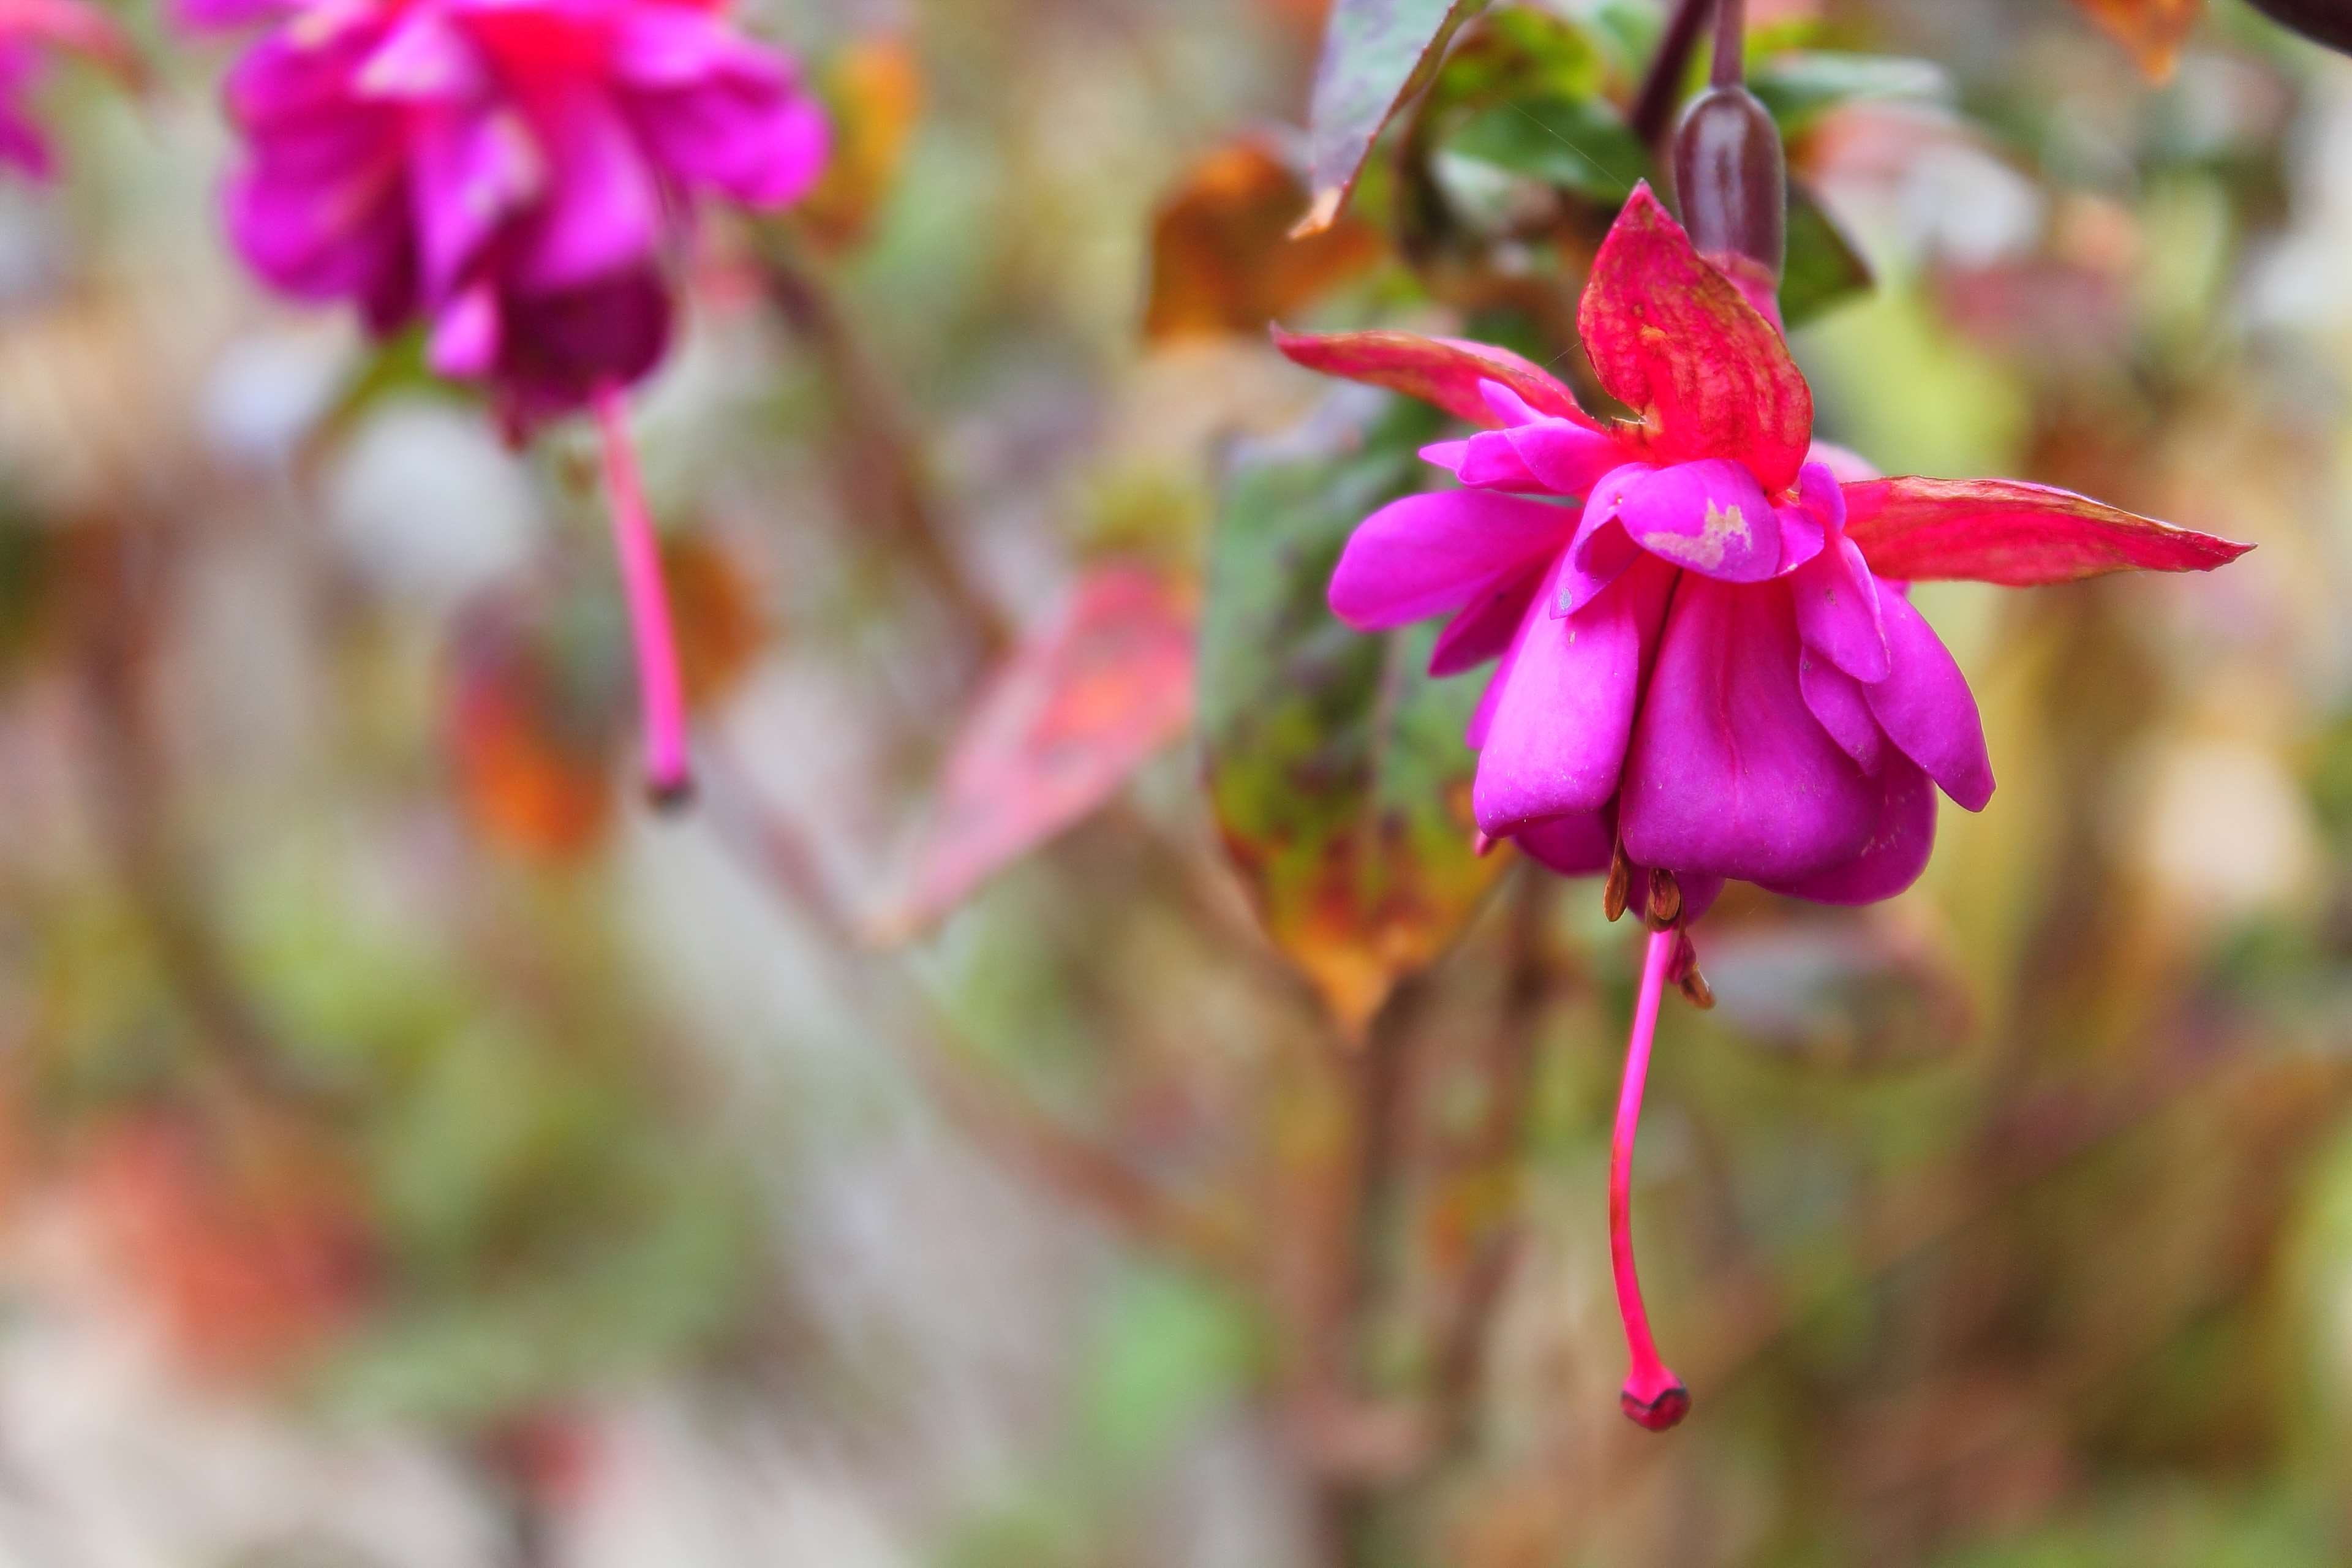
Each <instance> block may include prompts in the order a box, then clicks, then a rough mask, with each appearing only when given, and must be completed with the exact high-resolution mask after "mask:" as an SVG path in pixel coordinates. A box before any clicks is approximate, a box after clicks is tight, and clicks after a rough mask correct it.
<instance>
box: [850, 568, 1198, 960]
mask: <svg viewBox="0 0 2352 1568" xmlns="http://www.w3.org/2000/svg"><path fill="white" fill-rule="evenodd" d="M1192 619H1193V617H1192V608H1191V606H1190V605H1187V604H1185V603H1184V602H1183V600H1182V599H1181V597H1180V596H1179V595H1178V594H1177V593H1176V592H1175V591H1174V590H1173V589H1171V586H1170V585H1169V584H1167V583H1166V582H1165V581H1164V580H1163V579H1161V578H1160V576H1158V575H1157V574H1153V573H1151V572H1150V571H1147V570H1145V569H1144V568H1142V567H1139V566H1135V565H1128V564H1113V565H1108V566H1103V567H1098V568H1097V569H1096V570H1095V571H1094V572H1093V573H1092V574H1089V575H1088V576H1087V578H1086V579H1085V580H1084V581H1083V582H1081V583H1080V584H1078V588H1077V591H1076V594H1075V595H1072V596H1071V598H1070V601H1069V603H1068V604H1067V605H1066V606H1065V607H1064V608H1063V610H1062V612H1061V613H1060V614H1059V615H1057V616H1055V617H1054V618H1053V619H1052V620H1051V621H1049V622H1047V623H1046V624H1045V626H1042V627H1040V628H1039V629H1038V630H1037V631H1036V632H1035V633H1034V634H1033V635H1032V636H1030V637H1027V638H1025V639H1024V641H1023V643H1022V645H1021V646H1020V647H1018V648H1016V649H1015V650H1014V651H1013V657H1012V658H1011V659H1010V660H1008V661H1007V662H1006V663H1005V665H1004V667H1003V668H1001V669H999V670H998V671H997V672H996V673H995V675H994V676H992V678H991V679H990V680H989V682H988V684H987V686H986V687H985V688H984V689H982V691H981V693H980V696H979V699H978V700H977V702H976V703H975V704H974V706H973V709H972V710H971V714H970V715H969V716H968V717H967V718H966V719H965V721H964V722H963V726H962V729H961V732H960V733H959V734H958V735H957V737H956V741H955V744H954V747H953V750H952V751H951V752H950V754H949V757H948V764H947V776H946V781H945V783H944V784H943V785H942V787H941V789H940V802H939V806H938V811H937V816H936V818H935V820H934V821H933V823H932V825H931V826H930V829H929V832H928V833H927V834H926V835H925V837H924V839H923V841H922V845H921V847H920V849H919V854H918V856H917V861H916V870H915V875H914V883H913V888H912V890H911V891H910V892H909V894H908V897H907V900H906V901H905V902H904V904H903V905H902V906H901V908H900V909H899V910H898V911H896V913H895V914H894V916H893V917H892V918H890V919H888V920H887V921H883V922H881V924H882V928H883V931H884V934H887V935H903V934H905V933H907V932H908V931H913V930H915V929H917V928H919V927H920V926H922V925H924V924H927V923H929V921H933V920H936V919H937V918H939V917H940V915H942V914H945V913H946V912H947V911H948V910H951V909H953V908H954V907H955V906H956V905H957V904H958V903H960V902H961V901H962V900H963V899H964V898H965V897H966V896H967V895H968V894H970V893H971V891H972V890H973V889H975V888H977V887H979V886H980V885H981V883H982V882H983V881H985V880H987V879H989V878H990V877H992V876H993V875H995V874H996V873H997V872H998V871H1001V870H1003V868H1005V867H1007V866H1010V865H1011V864H1013V862H1014V861H1015V860H1018V859H1019V858H1021V857H1022V856H1024V855H1026V854H1027V853H1029V852H1030V851H1031V850H1033V849H1034V848H1036V847H1038V846H1039V845H1041V844H1044V843H1045V841H1046V840H1047V839H1049V838H1051V837H1054V836H1055V834H1057V833H1059V832H1061V831H1062V830H1063V829H1064V828H1066V827H1068V826H1071V825H1072V824H1074V823H1076V822H1077V821H1078V820H1079V819H1080V818H1082V817H1084V816H1086V815H1087V813H1089V812H1091V811H1093V810H1095V809H1096V808H1097V806H1100V805H1103V804H1104V803H1105V802H1106V801H1108V800H1109V799H1110V798H1111V796H1112V795H1116V794H1117V793H1118V790H1119V788H1120V786H1121V785H1123V784H1126V783H1127V781H1128V779H1129V776H1131V775H1132V774H1133V773H1134V772H1135V770H1136V769H1137V768H1138V767H1139V766H1140V765H1141V764H1142V763H1143V762H1144V761H1145V760H1146V759H1147V758H1149V757H1150V755H1151V754H1152V753H1153V752H1157V751H1159V750H1160V748H1161V747H1162V746H1165V745H1167V744H1168V743H1169V742H1171V741H1173V740H1175V739H1176V738H1177V737H1178V736H1179V735H1181V734H1182V733H1183V732H1184V731H1185V729H1186V728H1187V727H1188V726H1189V725H1190V724H1191V723H1192V669H1193V629H1192Z"/></svg>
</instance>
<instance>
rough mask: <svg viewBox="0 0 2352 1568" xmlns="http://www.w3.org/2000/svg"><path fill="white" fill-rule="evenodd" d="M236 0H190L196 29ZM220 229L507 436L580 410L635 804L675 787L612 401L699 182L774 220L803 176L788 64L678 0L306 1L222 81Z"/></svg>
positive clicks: (645, 355)
mask: <svg viewBox="0 0 2352 1568" xmlns="http://www.w3.org/2000/svg"><path fill="white" fill-rule="evenodd" d="M270 9H271V7H269V6H268V5H257V4H254V3H253V0H189V10H188V12H187V13H186V15H187V17H188V19H189V20H191V21H193V22H194V23H196V24H198V25H214V24H220V23H228V22H235V21H240V20H247V19H250V18H253V17H255V16H264V15H267V14H268V11H269V10H270ZM226 97H227V105H228V113H229V118H230V120H231V121H233V122H234V123H235V125H236V128H237V130H238V131H239V132H241V133H242V134H243V135H244V137H245V139H246V142H247V161H246V163H245V166H244V167H243V168H242V169H241V170H239V171H238V173H237V174H236V175H235V177H234V178H233V179H232V181H231V183H230V185H229V190H228V196H227V207H228V223H229V228H230V232H231V234H232V236H233V237H234V238H235V240H236V247H237V248H238V249H239V251H241V252H242V253H243V254H244V256H245V258H246V259H247V261H248V262H249V263H250V264H251V265H252V267H253V268H254V269H255V270H256V271H257V272H258V273H260V274H261V276H262V277H263V278H264V279H267V280H268V281H269V282H270V283H271V284H273V285H275V286H276V287H277V288H278V289H282V290H284V291H285V292H286V293H288V294H290V295H292V296H294V297H295V298H297V299H302V300H321V301H323V300H350V301H351V302H352V304H354V305H355V306H357V307H358V309H359V310H360V312H361V314H362V318H363V319H364V320H365V321H366V322H367V324H368V326H369V328H370V329H371V330H372V331H376V332H378V333H388V332H391V331H396V330H399V329H401V328H403V327H404V326H406V325H408V324H409V323H410V322H412V321H423V322H424V323H425V358H426V361H427V363H429V364H430V365H431V366H432V368H434V369H435V370H436V371H438V372H440V373H441V374H445V375H450V376H456V377H461V378H467V379H478V380H482V381H486V382H488V384H490V385H491V387H492V388H493V389H494V392H495V395H496V396H497V399H498V402H499V406H500V409H501V411H502V414H503V416H504V417H505V419H506V420H507V422H508V424H509V427H510V428H512V429H514V430H516V431H518V432H520V431H523V430H527V429H528V428H530V426H532V425H534V424H536V423H538V422H539V421H541V420H542V419H545V418H548V417H551V416H556V415H560V414H563V413H567V412H570V411H572V410H575V409H579V408H583V407H589V406H593V408H594V409H595V411H596V413H597V415H598V417H599V421H600V424H601V426H602V427H603V431H604V437H605V440H606V443H607V447H608V465H607V466H608V471H609V473H610V474H611V475H612V478H613V480H614V492H613V493H614V504H615V513H616V516H615V522H616V526H617V528H618V530H619V540H620V546H621V557H622V565H623V574H624V578H625V585H626V587H627V589H628V595H629V600H630V605H631V609H632V612H633V622H634V625H635V630H636V635H637V640H638V645H639V667H640V675H641V678H642V682H643V685H644V687H645V698H646V706H647V718H648V731H649V743H650V746H651V749H652V760H651V772H652V781H653V784H654V788H655V791H656V795H657V796H663V797H668V796H675V795H681V794H683V793H684V792H685V791H686V790H687V789H688V772H687V763H686V749H685V743H684V738H683V720H682V717H681V715H682V712H683V703H682V701H681V700H679V697H678V692H677V679H676V664H677V659H676V656H675V654H674V653H673V652H671V651H670V650H669V649H668V647H667V644H668V628H667V621H668V613H667V607H666V605H665V604H664V600H663V594H662V587H661V582H660V577H659V574H658V571H657V570H656V567H655V565H654V564H653V563H654V559H655V553H656V552H655V551H654V547H653V541H652V538H651V529H650V523H649V521H648V520H647V519H646V516H645V513H644V505H643V502H642V500H641V499H639V498H638V496H637V494H636V487H635V461H634V458H633V457H632V456H631V455H630V454H628V453H627V452H626V451H625V450H624V448H625V446H626V443H627V426H626V419H625V408H624V406H623V403H622V397H621V392H622V389H623V388H625V387H626V386H627V385H629V384H632V383H634V382H635V381H637V380H639V379H640V378H642V377H643V376H645V375H646V374H648V373H649V372H651V371H652V370H653V368H654V367H655V366H656V364H657V363H660V361H661V358H662V355H663V353H665V352H666V350H667V346H668V342H669V338H670V329H671V317H672V314H673V306H674V300H673V293H672V285H671V281H670V278H669V276H668V270H667V265H666V264H667V261H668V260H669V258H670V257H671V254H672V253H673V252H675V251H676V250H677V248H678V247H680V245H681V244H682V242H683V240H684V238H685V236H686V229H687V226H688V222H689V220H690V217H691V215H692V211H693V204H694V201H695V199H696V198H697V197H698V196H700V195H704V194H706V193H716V194H718V195H724V196H729V197H731V198H733V199H735V200H737V201H740V202H742V203H744V204H746V205H751V206H755V207H775V206H780V205H783V204H785V203H787V202H790V201H792V200H793V199H794V198H795V197H797V196H799V195H801V194H802V193H803V192H805V191H806V190H807V189H808V188H809V187H810V186H811V185H812V184H814V182H815V180H816V178H817V175H818V174H820V173H821V171H822V170H823V167H824V158H825V149H826V134H827V133H826V128H825V122H824V117H823V115H822V113H821V112H820V111H819V110H818V109H817V107H816V106H815V104H814V102H813V101H812V100H810V99H809V98H808V97H807V95H806V94H804V93H803V91H802V89H801V86H800V82H799V79H798V76H797V73H796V72H795V70H794V68H793V65H792V63H791V62H790V61H789V60H788V59H787V58H785V57H784V56H782V54H780V53H778V52H776V51H775V50H773V49H771V48H769V47H765V46H763V45H761V44H758V43H755V42H753V41H752V40H751V39H750V38H748V37H744V36H743V35H742V34H740V32H738V31H737V30H736V29H735V28H734V27H733V26H731V25H730V23H729V22H728V21H727V20H726V19H725V18H724V17H723V16H720V15H719V13H718V12H717V11H716V10H715V9H714V8H712V7H710V6H708V5H698V4H691V3H686V0H317V3H315V4H311V5H304V6H301V7H299V8H296V9H293V10H291V11H289V12H285V13H284V14H283V15H282V16H281V17H280V19H278V21H276V22H275V23H274V24H273V25H272V26H271V27H270V30H269V31H268V33H267V34H265V35H264V37H262V38H261V39H260V41H259V42H257V43H256V44H255V45H254V46H253V47H252V48H251V49H250V50H249V51H248V52H247V55H246V56H245V58H243V59H242V60H241V61H239V62H238V64H237V66H236V68H235V69H234V71H233V72H232V73H231V75H230V77H229V79H228V84H227V89H226Z"/></svg>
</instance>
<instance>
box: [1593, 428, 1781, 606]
mask: <svg viewBox="0 0 2352 1568" xmlns="http://www.w3.org/2000/svg"><path fill="white" fill-rule="evenodd" d="M1616 512H1617V521H1619V522H1620V523H1621V524H1622V525H1623V527H1624V530H1625V531H1626V532H1627V533H1628V534H1629V535H1631V536H1632V538H1633V542H1635V543H1637V544H1639V545H1640V546H1641V547H1642V548H1643V549H1644V550H1647V551H1648V552H1650V553H1651V554H1653V555H1655V556H1658V557H1660V558H1662V559H1664V560H1666V561H1670V562H1672V563H1674V564H1675V565H1677V566H1681V567H1685V568H1686V569H1688V570H1690V571H1693V572H1701V573H1705V574H1706V575H1707V576H1709V577H1714V578H1718V579H1720V580H1721V581H1723V582H1726V583H1761V582H1763V581H1765V580H1766V579H1767V578H1769V577H1770V576H1771V575H1772V574H1775V573H1777V572H1778V571H1780V520H1779V519H1778V518H1776V517H1775V516H1773V514H1772V503H1771V502H1770V501H1769V500H1767V499H1765V495H1764V490H1763V487H1761V486H1760V485H1759V484H1758V483H1757V482H1756V476H1755V475H1753V474H1751V473H1749V472H1748V470H1747V469H1746V468H1742V467H1740V466H1739V465H1738V463H1731V462H1726V461H1724V460H1723V459H1721V458H1703V459H1701V460H1700V461H1698V462H1695V463H1677V464H1675V466H1674V467H1672V468H1660V469H1659V470H1658V471H1657V472H1656V473H1654V474H1652V475H1650V476H1649V477H1648V478H1647V479H1643V480H1641V481H1640V482H1638V483H1636V484H1634V485H1633V486H1631V487H1630V488H1629V489H1627V490H1626V491H1625V494H1624V496H1623V498H1622V500H1619V501H1618V502H1617V505H1616Z"/></svg>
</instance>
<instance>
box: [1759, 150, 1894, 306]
mask: <svg viewBox="0 0 2352 1568" xmlns="http://www.w3.org/2000/svg"><path fill="white" fill-rule="evenodd" d="M1872 281H1873V279H1872V278H1871V273H1870V264H1869V263H1868V262H1866V261H1864V259H1863V258H1862V254H1861V252H1859V251H1857V250H1855V249H1854V247H1853V241H1851V240H1849V239H1847V238H1846V237H1845V235H1844V234H1843V232H1841V231H1840V230H1839V228H1838V226H1837V224H1836V223H1835V222H1834V221H1833V220H1832V218H1831V217H1830V215H1829V214H1828V213H1826V212H1823V211H1822V206H1821V204H1820V203H1819V202H1816V201H1815V200H1813V198H1812V196H1811V195H1810V194H1809V193H1807V192H1806V191H1805V190H1804V189H1803V187H1801V186H1800V185H1799V184H1796V182H1794V181H1793V180H1792V181H1790V184H1789V259H1788V263H1787V266H1786V267H1785V268H1784V269H1783V270H1782V272H1781V275H1780V315H1781V319H1782V320H1784V321H1787V322H1788V323H1789V325H1790V327H1792V328H1793V327H1799V326H1802V325H1803V324H1804V323H1805V322H1807V321H1811V320H1812V319H1813V318H1815V317H1816V316H1819V315H1821V314H1822V312H1824V311H1826V310H1831V309H1832V308H1833V307H1835V306H1837V305H1841V304H1843V303H1844V302H1845V301H1846V300H1851V299H1853V298H1855V297H1857V296H1859V295H1861V294H1864V293H1866V292H1868V290H1869V289H1870V286H1871V283H1872Z"/></svg>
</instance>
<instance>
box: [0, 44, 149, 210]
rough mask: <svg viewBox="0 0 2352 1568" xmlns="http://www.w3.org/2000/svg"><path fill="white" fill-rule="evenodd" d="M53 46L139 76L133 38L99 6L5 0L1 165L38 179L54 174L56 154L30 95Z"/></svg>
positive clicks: (0, 47) (0, 51)
mask: <svg viewBox="0 0 2352 1568" xmlns="http://www.w3.org/2000/svg"><path fill="white" fill-rule="evenodd" d="M51 49H66V50H68V51H70V52H72V53H75V54H79V55H83V56H86V57H88V58H90V59H93V60H96V61H98V62H99V63H100V64H101V65H104V66H107V67H108V68H111V69H112V70H114V71H115V72H116V73H117V74H118V75H120V76H121V77H123V78H125V79H131V78H133V77H135V76H136V75H137V74H138V73H137V58H136V57H135V56H134V55H133V54H132V53H131V41H130V39H129V38H128V37H125V36H124V35H123V33H122V30H121V28H120V27H117V26H115V25H114V22H113V20H112V18H110V17H109V16H107V15H106V13H105V12H103V11H101V10H99V9H97V8H96V7H95V6H91V5H84V4H82V3H81V0H0V163H14V164H15V165H16V167H17V168H19V169H21V170H23V171H24V172H25V173H26V174H30V175H32V176H33V177H34V178H36V179H46V178H47V177H48V175H49V174H50V173H51V172H52V171H53V169H54V168H55V158H54V155H53V154H52V153H50V151H49V140H48V137H47V136H46V135H45V134H43V132H42V131H41V127H40V125H39V123H38V121H36V120H35V119H34V118H33V116H32V114H31V112H30V111H29V110H26V107H25V104H24V96H25V94H26V92H27V91H28V90H30V89H31V88H32V86H33V84H34V82H35V81H36V80H37V79H38V78H39V77H40V74H41V71H42V68H44V67H45V66H46V65H47V56H48V51H50V50H51Z"/></svg>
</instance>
